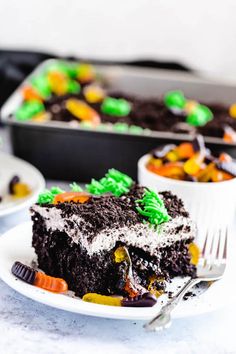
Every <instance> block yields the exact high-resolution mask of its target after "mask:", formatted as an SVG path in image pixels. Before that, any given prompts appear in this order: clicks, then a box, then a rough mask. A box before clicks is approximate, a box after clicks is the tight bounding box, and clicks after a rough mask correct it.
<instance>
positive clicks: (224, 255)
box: [223, 229, 228, 259]
mask: <svg viewBox="0 0 236 354" xmlns="http://www.w3.org/2000/svg"><path fill="white" fill-rule="evenodd" d="M227 242H228V229H226V232H225V244H224V251H223V259H226V257H227Z"/></svg>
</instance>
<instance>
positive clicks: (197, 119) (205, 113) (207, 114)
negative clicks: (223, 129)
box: [186, 104, 213, 127]
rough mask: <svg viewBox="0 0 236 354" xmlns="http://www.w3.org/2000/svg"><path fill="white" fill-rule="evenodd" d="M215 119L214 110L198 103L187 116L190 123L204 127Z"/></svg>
mask: <svg viewBox="0 0 236 354" xmlns="http://www.w3.org/2000/svg"><path fill="white" fill-rule="evenodd" d="M212 119H213V113H212V111H211V110H210V109H209V108H208V107H207V106H204V105H202V104H199V105H197V106H196V107H195V108H194V110H193V111H192V112H191V113H190V114H189V115H188V116H187V118H186V121H187V123H188V124H190V125H193V126H195V127H203V126H204V125H206V124H207V123H208V122H209V121H211V120H212Z"/></svg>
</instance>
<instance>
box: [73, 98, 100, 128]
mask: <svg viewBox="0 0 236 354" xmlns="http://www.w3.org/2000/svg"><path fill="white" fill-rule="evenodd" d="M66 109H67V110H68V111H69V112H70V113H71V114H72V115H73V116H74V117H76V118H78V119H79V120H82V121H90V122H92V123H93V124H94V125H98V124H99V123H100V122H101V119H100V116H99V114H98V113H97V112H96V111H95V110H94V109H93V108H91V107H90V106H89V105H88V104H86V103H85V102H83V101H81V100H78V99H76V98H69V99H68V100H67V101H66Z"/></svg>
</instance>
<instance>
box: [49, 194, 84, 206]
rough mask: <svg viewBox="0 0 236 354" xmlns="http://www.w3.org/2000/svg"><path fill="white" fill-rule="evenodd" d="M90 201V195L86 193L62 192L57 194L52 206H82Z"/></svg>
mask: <svg viewBox="0 0 236 354" xmlns="http://www.w3.org/2000/svg"><path fill="white" fill-rule="evenodd" d="M89 199H90V194H88V193H86V192H64V193H61V194H57V195H56V196H55V198H54V200H53V204H58V203H66V202H74V203H80V204H83V203H85V202H87V201H88V200H89Z"/></svg>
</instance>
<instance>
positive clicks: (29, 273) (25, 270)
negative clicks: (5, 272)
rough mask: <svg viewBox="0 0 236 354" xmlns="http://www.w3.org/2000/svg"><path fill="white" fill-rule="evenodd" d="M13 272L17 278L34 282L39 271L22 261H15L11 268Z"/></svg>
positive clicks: (30, 282)
mask: <svg viewBox="0 0 236 354" xmlns="http://www.w3.org/2000/svg"><path fill="white" fill-rule="evenodd" d="M11 272H12V274H13V275H15V276H16V277H17V278H19V279H21V280H23V281H25V282H26V283H28V284H33V283H34V280H35V276H36V273H37V271H36V270H34V269H33V268H31V267H29V266H27V265H25V264H23V263H21V262H15V263H14V264H13V266H12V268H11Z"/></svg>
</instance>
